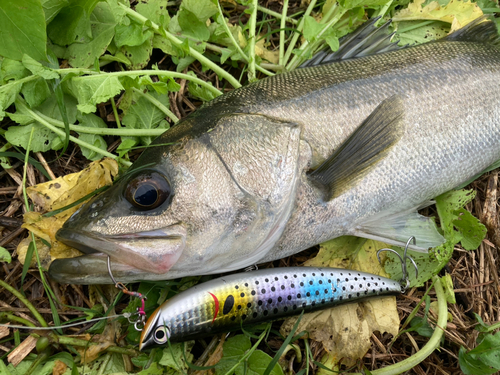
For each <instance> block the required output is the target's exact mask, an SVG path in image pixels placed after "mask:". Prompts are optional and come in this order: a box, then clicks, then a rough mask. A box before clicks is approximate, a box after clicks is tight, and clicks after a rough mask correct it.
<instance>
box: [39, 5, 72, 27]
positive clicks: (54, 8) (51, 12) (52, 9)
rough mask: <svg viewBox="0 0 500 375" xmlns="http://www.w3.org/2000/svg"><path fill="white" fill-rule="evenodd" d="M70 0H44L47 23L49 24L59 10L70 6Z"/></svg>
mask: <svg viewBox="0 0 500 375" xmlns="http://www.w3.org/2000/svg"><path fill="white" fill-rule="evenodd" d="M68 5H69V2H68V0H42V7H43V12H44V13H45V23H46V24H49V23H50V21H52V20H53V19H54V17H55V16H57V14H58V13H59V11H60V10H61V9H62V8H64V7H66V6H68Z"/></svg>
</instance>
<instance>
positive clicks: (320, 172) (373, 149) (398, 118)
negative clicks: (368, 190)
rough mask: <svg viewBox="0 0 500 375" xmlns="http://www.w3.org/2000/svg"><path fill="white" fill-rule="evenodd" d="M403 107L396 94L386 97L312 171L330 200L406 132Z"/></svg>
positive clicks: (362, 173) (345, 188)
mask: <svg viewBox="0 0 500 375" xmlns="http://www.w3.org/2000/svg"><path fill="white" fill-rule="evenodd" d="M403 118H404V107H403V101H402V100H401V98H400V97H399V96H397V95H394V96H391V97H390V98H388V99H386V100H384V101H383V102H382V103H381V104H380V105H379V106H378V107H377V108H375V110H374V111H373V112H372V113H371V114H370V115H369V116H368V117H367V118H366V120H365V121H363V123H362V124H361V125H360V126H359V128H358V129H356V131H355V132H354V133H353V134H352V135H351V136H350V137H349V138H348V139H347V140H346V141H345V142H344V143H343V144H342V146H341V147H340V148H339V149H338V150H337V151H335V153H334V154H333V155H332V156H331V157H329V158H328V159H327V160H326V161H325V162H324V163H323V164H321V165H320V166H319V167H318V168H317V169H315V170H314V171H313V172H311V173H310V174H309V177H310V178H311V179H312V180H314V181H315V182H317V183H319V184H320V185H322V186H323V187H324V189H325V190H326V191H327V197H326V199H327V200H331V199H333V198H335V197H337V196H339V195H341V194H342V193H343V192H345V191H346V190H348V189H349V188H351V187H352V186H353V185H354V184H356V182H357V181H359V180H360V179H361V178H362V177H363V176H364V175H365V174H366V173H367V172H368V171H369V170H370V167H371V166H373V165H374V164H375V163H377V162H378V161H379V160H381V159H382V158H383V157H384V156H385V155H386V153H387V151H388V150H389V149H390V148H391V146H393V145H394V144H395V143H396V142H397V141H398V140H399V139H400V138H401V135H402V133H403Z"/></svg>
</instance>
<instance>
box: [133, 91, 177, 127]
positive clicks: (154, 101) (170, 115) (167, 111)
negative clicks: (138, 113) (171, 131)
mask: <svg viewBox="0 0 500 375" xmlns="http://www.w3.org/2000/svg"><path fill="white" fill-rule="evenodd" d="M132 90H134V92H135V93H137V94H139V95H141V96H142V97H143V98H144V99H146V100H148V101H149V102H150V103H152V104H153V105H155V106H156V107H157V108H158V109H159V110H160V111H162V112H163V113H164V114H166V115H167V116H168V118H169V119H171V120H172V121H173V122H174V123H176V122H177V121H179V119H178V118H177V116H176V115H174V114H173V113H172V112H171V111H170V109H168V108H167V107H165V106H164V105H163V104H162V103H160V101H159V100H158V99H156V98H155V97H153V96H152V95H149V94H147V93H144V92H142V91H141V90H139V89H136V88H135V87H132Z"/></svg>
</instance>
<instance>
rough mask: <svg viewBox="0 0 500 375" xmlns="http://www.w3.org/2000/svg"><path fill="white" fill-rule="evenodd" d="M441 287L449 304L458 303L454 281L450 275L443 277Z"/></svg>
mask: <svg viewBox="0 0 500 375" xmlns="http://www.w3.org/2000/svg"><path fill="white" fill-rule="evenodd" d="M441 285H442V286H443V290H444V295H445V296H446V302H448V303H452V304H454V303H457V301H456V299H455V291H454V288H453V280H452V279H451V275H450V274H448V273H447V274H446V275H444V276H443V277H441Z"/></svg>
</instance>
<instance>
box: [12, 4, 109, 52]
mask: <svg viewBox="0 0 500 375" xmlns="http://www.w3.org/2000/svg"><path fill="white" fill-rule="evenodd" d="M6 1H7V0H6ZM99 1H100V0H69V4H70V5H69V6H67V7H65V8H63V9H62V10H61V11H60V12H59V14H57V16H56V17H55V18H54V19H53V20H52V22H51V23H50V24H49V25H48V27H47V33H48V35H49V38H50V39H51V40H52V41H53V42H54V43H55V44H58V45H60V46H66V45H69V44H72V43H73V42H75V41H76V40H77V39H80V38H84V37H91V36H92V32H91V28H90V15H91V14H92V11H93V10H94V8H95V6H96V5H97V3H98V2H99ZM28 55H31V54H30V53H28Z"/></svg>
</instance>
